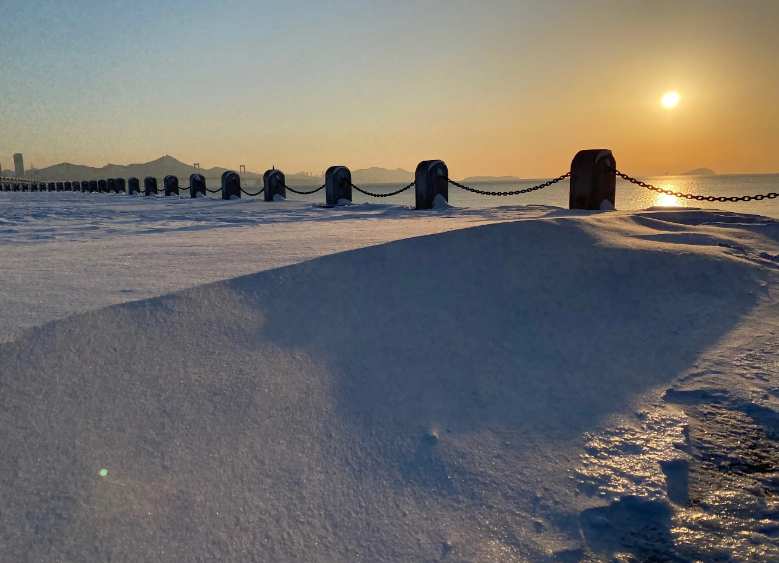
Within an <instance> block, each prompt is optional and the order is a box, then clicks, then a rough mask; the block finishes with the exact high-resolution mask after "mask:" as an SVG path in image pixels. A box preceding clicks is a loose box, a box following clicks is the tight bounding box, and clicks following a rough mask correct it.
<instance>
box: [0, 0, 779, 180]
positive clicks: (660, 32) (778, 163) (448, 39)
mask: <svg viewBox="0 0 779 563" xmlns="http://www.w3.org/2000/svg"><path fill="white" fill-rule="evenodd" d="M90 1H91V0H83V2H85V3H87V4H88V3H89V2H90ZM148 1H150V0H143V1H142V2H141V3H140V4H139V6H140V7H134V8H133V9H132V10H133V11H130V12H127V13H126V14H124V15H123V16H122V17H123V18H125V19H126V27H127V29H128V32H127V33H128V34H132V33H134V35H132V39H129V38H128V39H124V40H121V41H108V40H107V39H105V38H101V37H99V36H96V37H93V39H90V40H89V41H95V42H97V48H96V47H95V46H94V45H93V46H91V47H89V48H88V46H87V45H82V44H80V43H78V42H77V41H76V40H75V39H63V38H58V39H54V38H44V39H41V42H42V43H43V45H42V46H39V47H36V46H35V41H32V39H31V40H30V43H29V45H22V44H19V43H18V41H17V43H13V44H11V43H8V41H10V40H9V39H8V38H7V36H6V37H5V38H0V45H2V46H3V48H4V49H5V48H9V49H11V51H13V52H11V53H10V56H9V61H12V64H11V65H10V67H9V68H8V69H6V71H5V72H4V73H3V74H4V75H5V77H6V79H5V80H2V75H0V96H2V99H4V101H5V103H4V108H3V110H2V111H1V112H0V163H2V165H3V168H4V169H10V168H12V164H13V163H12V157H11V155H12V154H13V153H15V152H22V153H24V157H25V163H26V165H27V167H28V168H29V167H30V165H34V166H36V167H38V168H42V167H45V166H49V165H52V164H56V163H59V162H71V163H74V164H86V165H90V166H104V165H105V164H107V163H108V162H111V163H115V164H130V163H134V162H146V161H150V160H154V159H156V158H159V157H160V156H162V155H163V154H170V155H172V156H174V157H176V158H177V159H179V160H181V161H182V162H199V163H200V164H201V165H202V166H203V167H204V168H210V167H213V166H224V167H230V168H235V169H237V168H238V166H239V165H241V164H244V165H246V167H247V169H249V170H251V171H255V172H262V171H263V170H266V169H268V168H270V167H271V166H276V168H280V169H282V170H285V171H286V172H288V173H294V172H298V171H303V170H305V171H309V172H314V173H317V174H318V173H320V172H321V171H323V170H325V169H326V168H327V167H328V166H331V165H335V164H343V165H346V166H349V167H350V168H352V169H358V168H368V167H371V166H380V167H383V168H389V169H394V168H397V167H401V168H404V169H406V170H410V171H413V170H414V167H415V166H416V164H417V163H418V162H419V161H421V160H427V159H433V158H440V159H442V160H444V161H446V162H447V164H448V166H449V169H450V173H451V174H452V177H465V176H474V175H494V176H500V175H516V176H519V177H523V178H547V177H553V176H557V175H559V174H562V173H564V172H566V171H567V170H568V167H569V165H570V161H571V159H572V158H573V156H574V155H575V154H576V152H577V151H578V150H581V149H588V148H609V149H612V150H613V151H614V155H615V157H616V159H617V163H618V166H619V168H620V169H621V170H622V171H624V172H627V173H629V174H631V175H634V176H635V175H662V174H665V173H666V172H668V173H670V174H679V173H682V172H685V171H687V170H691V169H695V168H700V167H708V168H711V169H712V170H714V171H715V172H717V173H719V174H737V173H779V64H778V63H777V62H776V59H777V54H779V37H778V36H777V34H776V26H777V22H779V2H774V1H762V0H745V1H743V2H727V1H724V0H679V1H676V2H671V1H670V0H656V1H654V2H643V1H638V0H635V1H618V0H587V1H582V2H576V3H572V2H566V1H563V0H549V1H546V2H542V1H540V0H519V1H509V0H494V1H491V2H487V1H470V2H469V1H466V0H452V1H449V2H444V1H443V0H425V1H421V2H410V1H406V0H402V1H398V2H396V3H394V4H392V5H391V6H388V5H385V4H381V3H377V2H369V1H359V2H356V3H354V4H353V5H352V4H349V3H346V2H340V1H336V0H334V1H332V2H329V3H327V6H326V7H327V9H326V10H325V9H324V8H322V7H321V5H314V4H313V3H312V2H311V0H295V1H293V2H291V3H289V4H288V5H286V6H283V7H280V6H277V5H275V4H273V3H270V2H264V1H262V2H248V0H233V4H234V6H233V7H234V8H235V10H236V11H237V13H236V14H232V15H231V16H230V19H224V18H226V16H223V15H222V12H221V11H218V10H216V8H214V6H213V5H212V4H213V3H209V2H207V1H206V0H199V1H198V2H195V3H194V4H193V7H192V13H193V14H194V15H192V16H191V17H193V18H194V17H197V18H199V20H198V21H207V22H208V26H209V28H208V29H210V30H211V31H208V32H206V33H203V34H202V37H203V38H202V41H201V42H197V41H196V42H194V43H193V41H192V39H191V36H190V35H188V34H187V33H186V32H185V31H182V30H181V29H180V28H183V29H186V25H187V23H188V22H187V21H185V20H183V19H182V18H184V17H185V16H184V15H182V14H179V13H178V12H177V11H176V6H175V5H174V4H173V3H171V4H170V6H169V8H170V12H169V13H168V12H164V13H163V14H157V17H156V19H155V20H154V21H155V24H154V26H155V27H154V29H148V30H147V29H146V28H145V27H144V25H142V24H143V20H142V18H141V17H140V16H139V15H138V14H139V13H140V12H139V11H141V10H143V9H144V8H143V6H145V5H146V2H148ZM160 3H161V4H163V5H164V6H168V3H169V2H168V0H160ZM29 4H30V5H29V6H27V5H25V6H22V7H19V8H12V10H13V9H16V10H18V12H17V13H16V14H12V15H13V16H15V17H16V21H17V22H19V21H22V22H24V21H26V20H25V19H24V18H30V22H32V23H30V26H31V27H30V29H33V27H32V25H33V23H36V25H40V22H41V21H44V22H45V21H46V17H49V18H50V19H51V21H52V22H54V23H53V24H52V26H55V24H56V25H58V26H59V27H60V28H62V27H63V26H62V22H63V21H64V20H63V19H62V18H66V17H67V18H70V17H71V16H70V15H67V16H66V15H63V14H64V12H63V13H60V12H56V10H57V9H58V8H56V4H54V3H52V2H50V0H31V1H30V2H29ZM149 6H151V4H149ZM350 6H351V7H350ZM44 7H46V9H47V10H49V12H47V11H46V10H44V9H43V8H44ZM71 8H72V7H71ZM149 9H150V10H151V8H149ZM33 10H37V12H34V11H33ZM52 10H53V11H52ZM128 10H129V8H128ZM42 13H43V15H41V14H42ZM155 13H156V12H155ZM46 14H49V15H48V16H47V15H46ZM84 17H86V16H84ZM95 17H97V16H95ZM106 17H108V16H106ZM186 17H190V16H189V15H187V16H186ZM223 19H224V21H223ZM7 20H8V18H6V21H7ZM136 20H137V21H136ZM81 21H82V20H79V19H78V18H76V17H75V16H73V17H72V18H71V19H67V22H68V25H69V26H70V27H68V26H64V28H63V29H62V31H63V32H64V33H63V37H68V36H69V35H68V32H72V33H70V36H72V37H77V36H78V34H79V31H80V30H79V26H80V25H82V23H81ZM266 21H272V22H275V23H274V24H273V26H272V29H269V31H268V33H267V34H257V33H255V31H256V30H257V29H259V28H260V27H261V24H262V22H266ZM344 22H347V24H348V25H346V27H345V30H346V31H348V33H344V34H333V33H331V30H332V29H338V28H339V26H344V25H345V24H344ZM172 23H173V24H175V27H173V28H169V29H172V30H169V31H168V32H167V34H160V31H159V26H164V25H170V24H172ZM92 24H94V22H92ZM0 25H7V24H0ZM133 26H137V28H134V27H133ZM258 26H259V27H258ZM55 27H56V26H55ZM227 29H230V30H235V31H234V35H230V34H225V33H223V32H224V30H227ZM133 30H134V31H133ZM0 31H1V30H0ZM144 34H146V35H144ZM98 35H99V34H98ZM0 36H2V34H0ZM101 41H108V42H107V43H100V42H101ZM3 42H5V43H3ZM57 42H62V43H61V44H60V43H57ZM103 45H104V46H105V47H104V48H103ZM38 48H40V49H44V48H45V49H46V50H45V52H44V51H40V52H38V51H36V49H38ZM14 49H15V50H14ZM36 57H37V58H36ZM14 61H15V62H14ZM670 91H675V92H678V93H679V95H680V100H679V103H678V105H677V106H676V107H674V108H672V109H669V108H666V107H664V106H663V105H662V104H661V99H662V96H663V95H664V94H665V93H667V92H670Z"/></svg>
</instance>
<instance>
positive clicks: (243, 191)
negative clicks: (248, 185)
mask: <svg viewBox="0 0 779 563" xmlns="http://www.w3.org/2000/svg"><path fill="white" fill-rule="evenodd" d="M264 191H265V187H263V188H262V189H261V190H260V191H259V192H257V193H256V194H253V193H250V192H247V191H246V190H244V189H243V188H241V193H243V194H246V195H248V196H250V197H254V196H256V195H260V194H261V193H262V192H264Z"/></svg>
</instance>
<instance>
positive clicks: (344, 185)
mask: <svg viewBox="0 0 779 563" xmlns="http://www.w3.org/2000/svg"><path fill="white" fill-rule="evenodd" d="M325 194H326V196H325V197H326V201H327V205H338V204H339V202H340V201H342V200H344V201H348V202H349V203H351V202H352V173H351V171H350V170H349V169H348V168H347V167H346V166H331V167H330V168H328V169H327V172H326V173H325Z"/></svg>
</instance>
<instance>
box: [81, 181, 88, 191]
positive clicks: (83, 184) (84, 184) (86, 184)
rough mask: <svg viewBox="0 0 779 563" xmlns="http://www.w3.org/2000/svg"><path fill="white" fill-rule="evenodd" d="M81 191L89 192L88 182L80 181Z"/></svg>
mask: <svg viewBox="0 0 779 563" xmlns="http://www.w3.org/2000/svg"><path fill="white" fill-rule="evenodd" d="M81 191H82V192H89V181H88V180H81Z"/></svg>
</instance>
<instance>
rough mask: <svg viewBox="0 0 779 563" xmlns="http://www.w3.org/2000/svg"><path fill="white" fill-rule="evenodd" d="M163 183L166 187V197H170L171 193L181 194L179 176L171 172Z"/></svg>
mask: <svg viewBox="0 0 779 563" xmlns="http://www.w3.org/2000/svg"><path fill="white" fill-rule="evenodd" d="M162 185H163V187H164V188H165V197H168V196H169V195H179V179H178V177H176V176H172V175H170V174H169V175H167V176H165V179H164V180H162Z"/></svg>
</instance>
